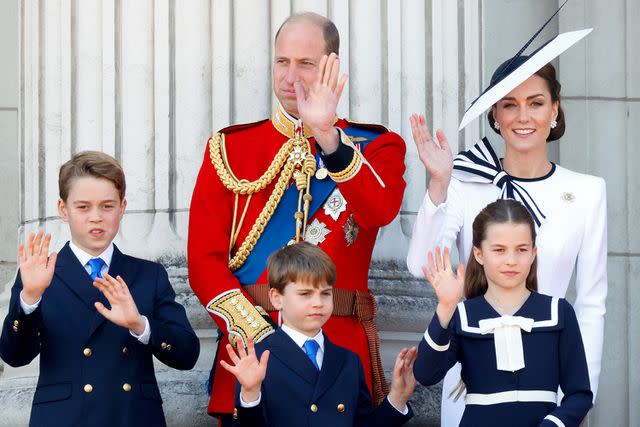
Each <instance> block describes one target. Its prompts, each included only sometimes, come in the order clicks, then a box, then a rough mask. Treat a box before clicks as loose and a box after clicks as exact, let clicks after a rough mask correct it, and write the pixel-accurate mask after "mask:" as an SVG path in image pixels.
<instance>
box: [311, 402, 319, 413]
mask: <svg viewBox="0 0 640 427" xmlns="http://www.w3.org/2000/svg"><path fill="white" fill-rule="evenodd" d="M311 412H318V405H316V404H315V403H312V404H311Z"/></svg>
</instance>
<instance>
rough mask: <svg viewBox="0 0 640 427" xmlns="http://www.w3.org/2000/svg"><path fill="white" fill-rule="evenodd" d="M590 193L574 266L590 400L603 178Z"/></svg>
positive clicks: (601, 291) (600, 335) (597, 342)
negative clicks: (590, 201) (589, 384)
mask: <svg viewBox="0 0 640 427" xmlns="http://www.w3.org/2000/svg"><path fill="white" fill-rule="evenodd" d="M597 179H598V180H597V182H596V185H595V186H594V188H593V189H592V191H590V193H591V194H594V195H595V200H594V203H593V205H592V206H591V209H587V210H586V212H585V216H586V221H585V229H584V235H583V239H582V246H581V247H580V252H579V253H578V261H577V264H576V301H575V304H574V309H575V312H576V317H577V318H578V324H579V325H580V332H581V334H582V340H583V341H584V349H585V354H586V356H587V365H588V367H589V381H590V382H591V391H592V392H593V400H594V401H595V399H596V393H597V391H598V378H599V376H600V365H601V362H602V343H603V340H604V314H605V311H606V310H605V300H606V298H607V196H606V186H605V182H604V180H603V179H602V178H597Z"/></svg>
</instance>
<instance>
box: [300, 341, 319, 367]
mask: <svg viewBox="0 0 640 427" xmlns="http://www.w3.org/2000/svg"><path fill="white" fill-rule="evenodd" d="M319 348H320V344H318V342H317V341H316V340H306V341H305V342H304V351H305V353H307V356H309V359H311V363H313V366H315V367H316V369H317V370H320V366H318V361H317V360H316V355H317V354H318V349H319Z"/></svg>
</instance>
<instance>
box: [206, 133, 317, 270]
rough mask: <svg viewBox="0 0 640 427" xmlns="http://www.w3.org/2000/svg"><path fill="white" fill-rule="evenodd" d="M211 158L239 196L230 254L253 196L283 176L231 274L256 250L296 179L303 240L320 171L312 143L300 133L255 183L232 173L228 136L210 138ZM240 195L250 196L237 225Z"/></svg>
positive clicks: (298, 235) (297, 215) (298, 227)
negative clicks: (312, 183) (313, 179)
mask: <svg viewBox="0 0 640 427" xmlns="http://www.w3.org/2000/svg"><path fill="white" fill-rule="evenodd" d="M209 155H210V157H211V163H212V164H213V166H214V168H215V169H216V173H217V174H218V176H219V177H220V180H221V181H222V184H223V185H224V186H225V187H226V188H227V189H229V190H230V191H231V192H233V193H234V195H235V202H234V209H233V224H232V228H231V236H230V242H229V254H230V255H231V250H232V248H233V246H234V245H235V242H236V240H237V238H238V235H239V233H240V228H241V227H242V224H243V222H244V218H245V215H246V213H247V208H248V207H249V202H250V201H251V196H252V195H253V194H254V193H257V192H258V191H260V190H263V189H264V188H266V187H267V186H268V185H269V184H271V182H273V180H274V179H275V177H276V175H278V173H279V174H280V176H279V178H278V181H277V182H276V185H275V187H274V189H273V191H272V192H271V195H270V196H269V199H268V200H267V203H266V204H265V205H264V207H263V208H262V211H261V212H260V214H259V215H258V218H257V219H256V222H255V223H254V224H253V226H252V227H251V230H250V231H249V233H248V234H247V236H246V237H245V239H244V241H243V242H242V245H240V248H239V249H238V251H237V252H236V253H235V255H233V256H232V257H231V259H230V260H229V264H228V265H229V269H231V271H235V270H237V269H238V268H240V267H241V266H242V265H243V264H244V262H245V261H246V260H247V257H248V256H249V254H250V253H251V251H252V250H253V248H254V246H255V245H256V243H257V241H258V239H259V238H260V236H261V235H262V232H263V231H264V228H265V227H266V225H267V223H268V222H269V220H270V219H271V217H272V216H273V213H274V212H275V210H276V208H277V207H278V204H279V203H280V200H281V199H282V195H283V194H284V191H285V190H286V189H287V185H288V184H289V182H290V181H291V178H292V177H293V178H294V179H295V182H296V187H297V188H298V190H299V192H300V194H299V197H298V211H297V212H296V213H295V215H294V218H295V220H296V241H299V240H300V238H301V237H302V236H304V232H305V231H306V225H307V220H308V211H309V205H310V203H311V194H310V193H309V191H310V188H309V187H310V181H311V176H313V174H314V173H315V170H316V159H315V157H314V156H313V155H312V154H311V147H310V145H309V141H308V140H307V139H306V138H305V137H304V136H303V135H302V134H301V133H300V132H296V134H295V135H294V137H293V138H290V139H289V140H288V141H287V142H286V143H284V144H283V145H282V147H281V148H280V150H279V151H278V154H276V156H275V158H274V159H273V161H272V162H271V165H269V168H268V169H267V170H266V172H265V173H264V174H262V176H260V178H258V179H257V180H255V181H247V180H246V179H238V178H237V177H236V176H235V175H234V174H233V172H232V171H231V167H230V165H229V162H228V159H227V154H226V150H225V144H224V134H221V133H217V134H216V135H215V136H214V137H213V138H210V139H209ZM305 190H306V192H305ZM239 195H247V196H248V197H247V201H246V203H245V207H244V210H243V213H242V215H241V217H240V222H239V223H237V224H236V219H237V211H238V197H239Z"/></svg>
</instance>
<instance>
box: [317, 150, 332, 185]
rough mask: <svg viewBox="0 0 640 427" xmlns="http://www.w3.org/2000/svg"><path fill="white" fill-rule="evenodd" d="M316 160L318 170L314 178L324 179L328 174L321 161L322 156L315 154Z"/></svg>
mask: <svg viewBox="0 0 640 427" xmlns="http://www.w3.org/2000/svg"><path fill="white" fill-rule="evenodd" d="M316 162H317V163H318V170H316V179H325V178H326V177H328V176H329V171H328V170H327V168H326V167H325V165H324V162H323V161H322V157H320V156H319V155H317V154H316Z"/></svg>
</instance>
